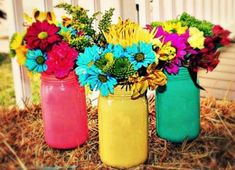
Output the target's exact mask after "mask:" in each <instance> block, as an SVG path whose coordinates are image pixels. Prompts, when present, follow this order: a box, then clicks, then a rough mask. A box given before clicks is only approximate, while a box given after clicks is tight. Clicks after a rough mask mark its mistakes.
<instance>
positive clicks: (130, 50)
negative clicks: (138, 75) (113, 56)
mask: <svg viewBox="0 0 235 170" xmlns="http://www.w3.org/2000/svg"><path fill="white" fill-rule="evenodd" d="M126 52H127V55H128V58H129V60H130V62H131V64H132V65H133V67H134V69H135V70H138V69H139V68H141V67H142V66H144V67H147V66H148V65H149V64H151V63H154V62H155V60H156V58H155V57H156V55H155V53H154V51H153V49H152V44H151V43H150V44H148V43H145V42H139V43H138V44H133V45H132V46H129V47H127V48H126Z"/></svg>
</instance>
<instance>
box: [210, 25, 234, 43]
mask: <svg viewBox="0 0 235 170" xmlns="http://www.w3.org/2000/svg"><path fill="white" fill-rule="evenodd" d="M212 32H213V33H214V36H213V37H214V38H216V39H217V41H218V43H220V45H222V46H226V45H229V44H230V41H231V40H230V38H229V35H230V31H228V30H225V29H223V28H222V27H221V26H220V25H215V26H214V27H213V29H212Z"/></svg>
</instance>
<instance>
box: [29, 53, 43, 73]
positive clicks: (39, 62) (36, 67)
mask: <svg viewBox="0 0 235 170" xmlns="http://www.w3.org/2000/svg"><path fill="white" fill-rule="evenodd" d="M26 56H27V58H26V62H25V66H26V67H27V68H28V69H29V70H30V71H33V72H38V73H41V72H43V71H46V70H47V65H46V63H45V62H46V60H47V57H46V54H44V53H43V52H42V51H41V50H39V49H37V50H28V52H27V54H26Z"/></svg>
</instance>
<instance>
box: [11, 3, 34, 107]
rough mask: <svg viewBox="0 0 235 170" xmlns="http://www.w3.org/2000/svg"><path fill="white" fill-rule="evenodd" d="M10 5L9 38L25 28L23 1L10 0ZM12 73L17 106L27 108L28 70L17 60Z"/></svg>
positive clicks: (29, 97) (29, 96)
mask: <svg viewBox="0 0 235 170" xmlns="http://www.w3.org/2000/svg"><path fill="white" fill-rule="evenodd" d="M7 3H8V8H9V9H8V21H9V37H11V35H12V34H13V33H14V32H22V31H23V30H24V28H23V5H22V0H9V1H7ZM11 62H12V73H13V80H14V89H15V96H16V104H17V105H18V106H19V107H20V108H24V107H25V101H27V100H28V101H30V100H31V89H30V81H29V78H28V76H27V72H26V70H25V69H24V68H23V67H21V66H20V65H19V64H18V62H17V61H16V58H13V59H12V60H11Z"/></svg>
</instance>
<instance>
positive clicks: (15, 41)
mask: <svg viewBox="0 0 235 170" xmlns="http://www.w3.org/2000/svg"><path fill="white" fill-rule="evenodd" d="M23 39H24V34H21V33H18V32H16V33H15V34H13V36H12V38H11V42H10V50H12V51H14V52H15V54H16V57H17V61H18V63H19V64H20V65H24V63H25V60H26V53H27V50H28V49H27V48H26V45H22V44H23Z"/></svg>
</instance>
